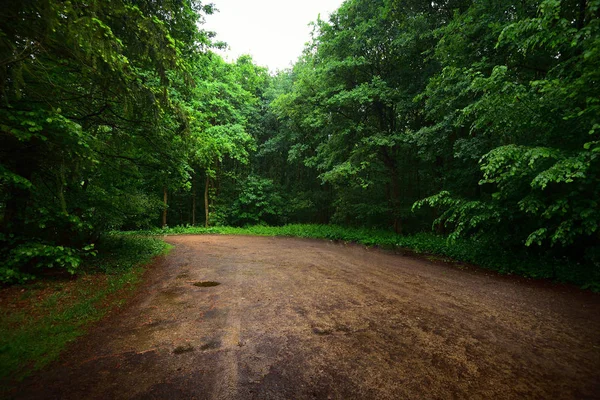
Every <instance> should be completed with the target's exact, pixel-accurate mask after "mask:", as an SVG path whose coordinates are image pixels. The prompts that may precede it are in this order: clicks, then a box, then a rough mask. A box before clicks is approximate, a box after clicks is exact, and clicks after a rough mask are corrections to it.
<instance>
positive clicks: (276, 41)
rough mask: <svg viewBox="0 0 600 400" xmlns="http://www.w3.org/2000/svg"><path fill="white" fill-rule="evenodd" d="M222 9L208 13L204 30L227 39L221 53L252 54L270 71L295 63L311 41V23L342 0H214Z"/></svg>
mask: <svg viewBox="0 0 600 400" xmlns="http://www.w3.org/2000/svg"><path fill="white" fill-rule="evenodd" d="M212 3H213V4H214V5H215V7H216V8H217V9H218V10H219V12H216V13H215V14H213V15H207V16H206V23H205V24H204V25H203V29H205V30H209V31H215V32H216V33H217V37H216V39H215V40H218V41H223V42H227V44H228V45H229V50H227V51H226V52H219V51H218V53H219V54H221V55H223V56H224V57H225V58H226V59H227V60H229V61H234V60H235V59H237V57H238V56H240V55H242V54H250V55H252V58H253V59H254V62H255V64H258V65H261V66H266V67H268V68H269V69H270V70H271V72H275V71H276V70H277V69H284V68H287V67H289V66H290V65H291V64H293V63H294V62H295V61H296V60H297V59H298V57H299V56H300V54H301V53H302V50H303V49H304V43H306V42H308V41H309V40H310V31H311V28H310V27H309V26H308V24H309V23H310V22H311V21H316V19H317V16H318V15H319V14H321V19H323V20H327V19H328V17H329V14H330V13H332V12H333V11H335V10H337V8H338V7H339V6H340V5H341V4H342V3H343V0H213V1H212Z"/></svg>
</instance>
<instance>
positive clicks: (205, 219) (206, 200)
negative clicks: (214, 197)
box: [204, 174, 210, 228]
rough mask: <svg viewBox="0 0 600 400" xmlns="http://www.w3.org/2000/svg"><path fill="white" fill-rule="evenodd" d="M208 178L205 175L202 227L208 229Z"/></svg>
mask: <svg viewBox="0 0 600 400" xmlns="http://www.w3.org/2000/svg"><path fill="white" fill-rule="evenodd" d="M209 185H210V177H209V176H208V174H206V185H204V227H205V228H208V189H209Z"/></svg>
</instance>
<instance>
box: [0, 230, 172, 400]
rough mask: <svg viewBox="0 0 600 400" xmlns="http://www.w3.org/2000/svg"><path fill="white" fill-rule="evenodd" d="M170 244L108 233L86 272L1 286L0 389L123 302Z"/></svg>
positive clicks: (50, 358) (48, 358)
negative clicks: (154, 258) (145, 269)
mask: <svg viewBox="0 0 600 400" xmlns="http://www.w3.org/2000/svg"><path fill="white" fill-rule="evenodd" d="M169 248H170V246H169V245H168V244H166V243H164V242H163V241H161V240H158V239H156V238H148V237H145V238H144V237H137V236H132V235H128V236H122V235H109V236H107V237H105V238H104V239H103V240H102V241H101V242H100V243H99V244H98V250H99V255H98V257H96V258H94V259H90V260H89V261H88V265H86V266H85V267H83V268H81V270H82V271H85V272H83V273H81V274H79V275H77V276H75V277H71V276H66V275H64V276H53V277H46V278H40V279H38V280H37V281H34V282H31V283H28V284H26V285H15V286H11V287H6V288H3V289H2V290H0V300H2V303H1V304H2V309H1V311H0V382H1V383H2V387H3V390H0V394H1V393H2V391H6V390H8V387H9V386H10V385H11V384H13V383H15V382H18V381H20V380H22V379H23V378H24V377H25V376H27V375H28V374H30V373H31V372H32V371H35V370H38V369H40V368H42V367H44V366H45V365H47V364H48V363H50V362H51V361H53V360H55V359H56V358H57V357H58V356H59V354H60V353H61V352H62V351H63V350H64V349H65V347H66V345H67V344H68V343H70V342H72V341H73V340H75V339H76V338H77V337H79V336H81V335H83V334H84V333H85V332H86V328H87V327H88V326H89V325H90V324H91V323H93V322H95V321H98V320H99V319H101V318H102V317H103V316H105V315H106V314H107V313H108V312H109V311H110V310H112V309H114V308H115V307H119V306H122V305H123V304H124V303H125V301H126V299H127V298H128V296H129V295H130V294H131V293H132V292H133V289H135V287H136V285H137V284H138V283H139V282H140V281H141V277H142V274H143V271H144V268H143V266H142V265H143V264H145V263H148V262H149V261H150V260H151V259H152V257H154V256H156V255H159V254H164V253H166V252H167V251H168V250H169Z"/></svg>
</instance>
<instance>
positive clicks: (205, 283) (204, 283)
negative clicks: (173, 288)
mask: <svg viewBox="0 0 600 400" xmlns="http://www.w3.org/2000/svg"><path fill="white" fill-rule="evenodd" d="M220 284H221V283H219V282H213V281H201V282H194V283H193V285H194V286H198V287H212V286H218V285H220Z"/></svg>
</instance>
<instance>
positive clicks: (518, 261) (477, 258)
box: [123, 224, 600, 292]
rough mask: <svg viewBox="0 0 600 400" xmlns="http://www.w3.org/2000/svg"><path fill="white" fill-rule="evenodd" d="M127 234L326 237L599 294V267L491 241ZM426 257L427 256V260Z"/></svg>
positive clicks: (297, 227)
mask: <svg viewBox="0 0 600 400" xmlns="http://www.w3.org/2000/svg"><path fill="white" fill-rule="evenodd" d="M123 234H126V235H134V236H135V235H140V234H144V235H183V234H221V235H256V236H290V237H300V238H312V239H327V240H334V241H341V242H349V243H358V244H362V245H365V246H376V247H381V248H384V249H389V250H399V251H402V252H410V253H415V254H423V255H426V256H433V257H435V259H436V260H441V261H445V262H452V263H454V264H457V265H458V266H459V267H460V266H461V265H464V263H467V264H472V265H477V266H479V267H482V268H486V269H489V270H493V271H497V272H499V273H502V274H514V275H520V276H524V277H527V278H535V279H549V280H553V281H556V282H564V283H571V284H575V285H578V286H580V287H582V288H583V289H590V290H592V291H595V292H599V291H600V268H599V267H598V266H597V265H587V264H585V265H584V264H579V263H577V262H575V261H573V260H572V259H568V258H563V259H557V258H552V257H550V256H547V255H544V254H540V253H535V252H533V251H527V250H523V249H517V250H507V249H502V248H501V247H499V246H498V245H497V243H494V242H486V241H483V240H473V239H457V240H449V239H448V238H447V237H445V236H441V235H435V234H433V233H417V234H414V235H398V234H396V233H394V232H390V231H386V230H376V229H367V228H347V227H341V226H337V225H308V224H290V225H285V226H264V225H256V226H248V227H243V228H236V227H227V226H217V227H210V228H203V227H192V226H178V227H173V228H164V229H155V230H150V231H132V232H123ZM430 258H431V257H430Z"/></svg>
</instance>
